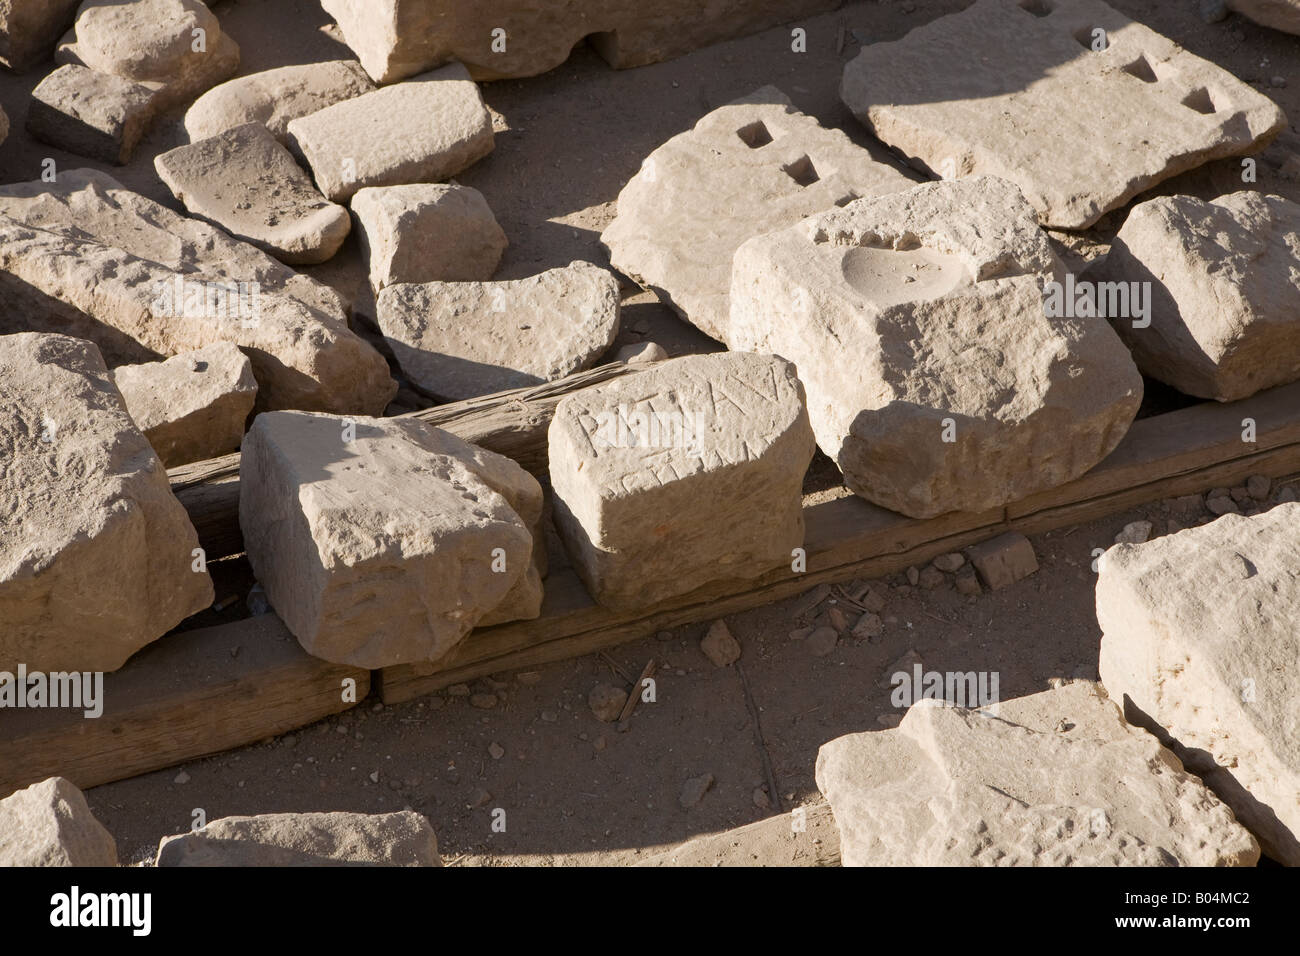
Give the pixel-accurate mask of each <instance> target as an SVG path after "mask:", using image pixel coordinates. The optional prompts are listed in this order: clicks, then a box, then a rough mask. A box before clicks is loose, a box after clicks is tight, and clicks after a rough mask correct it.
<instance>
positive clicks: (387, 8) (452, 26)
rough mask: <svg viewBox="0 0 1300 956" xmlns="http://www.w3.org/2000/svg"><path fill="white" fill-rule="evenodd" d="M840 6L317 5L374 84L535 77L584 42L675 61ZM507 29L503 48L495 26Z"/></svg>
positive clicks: (735, 0) (606, 51) (369, 1)
mask: <svg viewBox="0 0 1300 956" xmlns="http://www.w3.org/2000/svg"><path fill="white" fill-rule="evenodd" d="M841 2H842V0H720V2H714V3H710V4H709V6H708V7H707V8H701V7H700V6H699V5H698V4H691V3H669V2H657V3H655V4H645V3H636V2H632V0H571V2H566V3H519V2H518V0H476V2H475V3H473V4H471V5H465V4H463V3H458V2H456V0H322V2H321V6H323V7H324V8H325V12H326V13H328V14H330V16H332V17H334V19H335V20H336V21H337V22H338V24H339V27H340V28H341V30H342V32H343V37H344V39H345V41H346V42H347V44H348V46H350V47H351V48H352V49H353V51H354V52H355V53H356V54H357V57H358V58H359V59H360V60H361V62H362V64H363V65H364V66H365V68H366V70H367V71H368V72H369V73H370V75H371V76H373V77H374V78H375V80H376V81H378V82H381V83H389V82H391V81H393V80H396V79H401V78H402V77H404V76H410V75H412V74H413V73H420V72H423V71H424V70H426V69H428V68H429V67H431V66H437V65H438V64H440V63H446V62H447V61H448V60H459V61H460V62H462V63H465V64H466V65H467V66H468V67H469V68H470V71H471V72H472V73H473V74H474V77H475V78H476V79H480V80H494V79H501V78H503V77H519V76H534V75H536V74H538V73H545V72H546V71H547V70H550V69H553V68H555V67H557V66H559V65H560V64H561V63H563V62H564V61H565V60H567V59H568V58H569V54H570V53H572V52H573V48H574V46H575V45H577V44H578V43H579V42H581V41H582V40H583V39H584V38H590V40H591V43H592V45H593V46H594V47H595V49H596V52H597V53H599V54H600V55H601V56H602V57H603V58H604V59H605V60H606V62H608V63H609V64H610V65H611V66H614V67H616V68H618V69H625V68H627V67H634V66H645V65H646V64H648V63H657V62H659V61H660V60H667V59H671V58H672V57H676V56H681V55H682V54H684V53H689V52H690V51H691V50H695V49H698V48H699V47H702V46H708V45H709V44H711V43H716V42H718V41H719V40H724V39H727V38H729V37H734V36H741V35H743V34H746V33H753V32H757V31H759V30H764V29H766V28H768V27H770V26H773V25H774V24H777V23H783V22H785V21H788V20H792V19H794V18H796V17H801V16H811V15H813V14H817V13H824V12H826V11H827V10H834V9H835V8H836V7H838V6H839V5H840V3H841ZM485 25H491V27H492V28H495V27H500V28H501V29H502V30H504V31H505V33H506V36H505V40H506V44H505V49H504V50H502V49H500V45H499V44H497V46H496V48H495V49H494V46H493V40H494V36H493V34H492V32H491V29H485Z"/></svg>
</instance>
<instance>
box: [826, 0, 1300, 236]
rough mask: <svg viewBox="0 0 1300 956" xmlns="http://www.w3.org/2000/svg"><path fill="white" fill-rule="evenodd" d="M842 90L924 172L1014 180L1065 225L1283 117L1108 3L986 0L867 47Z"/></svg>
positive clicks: (1239, 145) (1248, 142)
mask: <svg viewBox="0 0 1300 956" xmlns="http://www.w3.org/2000/svg"><path fill="white" fill-rule="evenodd" d="M1097 30H1100V31H1103V33H1104V49H1101V50H1100V51H1094V50H1093V49H1092V46H1093V43H1094V38H1095V37H1097V34H1095V32H1094V31H1097ZM1097 42H1098V45H1102V42H1101V40H1100V39H1099V38H1098V41H1097ZM840 97H841V99H843V101H844V103H845V104H846V105H847V106H848V107H849V109H851V110H852V111H853V113H854V114H855V115H856V116H857V117H858V119H859V120H861V121H862V122H863V123H865V124H866V125H867V127H868V128H869V129H871V131H872V132H874V133H875V134H876V136H877V137H879V138H880V139H881V140H883V141H884V142H886V143H888V144H889V145H890V146H893V147H895V148H896V149H898V150H900V151H901V152H902V153H904V154H905V155H906V156H909V157H911V158H912V159H913V160H914V162H916V164H917V165H919V166H921V167H922V168H925V169H927V170H929V171H931V172H933V173H935V174H936V175H942V176H945V177H946V178H953V177H955V176H970V175H992V176H1000V177H1002V178H1004V179H1009V180H1011V181H1012V182H1014V183H1016V184H1017V185H1018V186H1019V187H1020V189H1021V191H1022V192H1023V193H1024V194H1025V197H1026V198H1027V199H1028V200H1029V202H1030V204H1031V205H1032V206H1033V207H1034V208H1035V209H1036V210H1037V211H1038V215H1039V219H1040V220H1041V221H1042V222H1043V223H1044V224H1045V225H1049V226H1054V227H1058V228H1062V229H1081V228H1084V227H1087V226H1090V225H1092V224H1093V223H1095V222H1096V221H1097V220H1098V219H1099V218H1100V217H1101V216H1102V214H1104V213H1105V212H1107V211H1108V210H1111V209H1117V208H1119V207H1120V206H1123V205H1124V204H1125V203H1126V202H1128V201H1129V200H1130V199H1132V198H1133V197H1134V196H1136V195H1138V194H1139V193H1141V192H1144V191H1145V190H1147V189H1150V188H1151V187H1152V186H1155V185H1156V184H1157V183H1159V182H1161V181H1163V180H1165V179H1168V178H1169V177H1170V176H1174V175H1176V174H1178V173H1181V172H1184V171H1186V170H1188V169H1192V168H1194V167H1196V166H1199V165H1201V164H1202V163H1205V162H1208V161H1209V160H1212V159H1222V158H1224V157H1226V156H1236V155H1240V154H1243V153H1250V152H1254V151H1256V150H1258V149H1262V148H1263V147H1264V146H1266V145H1267V144H1268V142H1269V141H1270V140H1271V139H1272V138H1273V137H1274V136H1276V135H1277V134H1278V133H1279V132H1281V131H1282V130H1283V129H1284V128H1285V127H1286V117H1285V116H1284V115H1283V113H1282V111H1281V110H1280V109H1279V108H1278V107H1277V105H1276V104H1275V103H1273V102H1272V101H1271V100H1269V99H1268V98H1267V97H1266V96H1264V95H1263V94H1261V93H1258V92H1256V91H1255V90H1254V89H1253V88H1251V87H1250V86H1248V85H1246V84H1245V83H1242V82H1241V81H1240V80H1238V79H1237V78H1236V77H1234V76H1233V75H1232V74H1230V73H1228V72H1227V71H1225V70H1223V69H1221V68H1220V67H1218V66H1216V65H1215V64H1213V63H1210V62H1209V61H1208V60H1203V59H1201V58H1200V57H1198V56H1195V55H1194V54H1192V53H1189V52H1188V51H1187V50H1185V49H1183V48H1182V47H1181V46H1179V45H1178V44H1176V43H1174V42H1173V41H1171V40H1169V39H1167V38H1166V37H1163V36H1161V35H1160V34H1158V33H1156V32H1155V31H1153V30H1151V29H1149V28H1148V27H1145V26H1143V25H1142V24H1140V23H1134V22H1133V21H1132V20H1129V19H1128V18H1127V17H1126V16H1124V15H1123V14H1121V13H1119V12H1118V11H1116V10H1115V9H1113V8H1112V7H1110V6H1109V5H1107V4H1105V3H1103V2H1101V0H1033V2H1030V0H978V2H976V3H973V4H971V5H970V6H968V7H966V9H964V10H962V11H961V12H960V13H954V14H951V15H949V16H946V17H941V18H939V19H937V20H932V21H931V22H929V23H927V24H924V25H923V26H919V27H917V28H916V29H914V30H912V31H911V32H909V33H908V34H907V35H906V36H904V37H903V38H902V39H900V40H893V41H887V42H881V43H871V44H868V45H866V46H864V47H863V48H862V52H861V53H859V54H858V56H857V57H856V58H855V59H854V60H852V61H851V62H850V63H849V64H848V65H847V66H846V67H845V68H844V78H843V83H842V85H841V88H840Z"/></svg>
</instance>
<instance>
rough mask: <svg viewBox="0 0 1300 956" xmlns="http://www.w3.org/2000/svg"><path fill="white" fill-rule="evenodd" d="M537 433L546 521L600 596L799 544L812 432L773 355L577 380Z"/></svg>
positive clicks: (735, 571)
mask: <svg viewBox="0 0 1300 956" xmlns="http://www.w3.org/2000/svg"><path fill="white" fill-rule="evenodd" d="M548 443H549V454H550V475H551V485H552V488H553V490H554V496H555V523H556V527H557V528H558V529H559V531H560V534H561V537H562V538H563V539H564V542H565V545H566V547H567V548H568V551H569V554H570V556H571V557H572V558H573V564H574V567H575V569H576V570H577V572H578V574H579V575H580V576H581V578H582V580H583V582H584V583H585V584H586V585H587V589H588V590H589V591H590V592H591V595H592V597H594V598H595V599H596V600H597V601H598V602H600V603H601V604H603V605H605V606H606V607H609V608H613V609H616V610H620V609H629V608H634V607H635V608H646V607H651V606H653V605H655V604H656V603H658V602H661V601H664V600H667V599H668V598H671V597H675V596H677V595H679V594H685V593H686V592H688V591H693V590H695V589H696V588H700V587H703V586H705V585H707V584H710V583H713V582H718V581H736V580H750V579H753V578H757V577H759V576H760V575H762V574H764V573H766V572H768V571H771V570H773V569H774V568H777V567H780V566H782V565H786V566H788V565H789V564H790V563H791V562H792V561H793V560H794V558H795V556H794V554H793V553H792V551H793V549H795V548H799V547H802V545H803V532H804V525H803V511H802V494H801V489H802V486H803V477H804V473H805V472H806V471H807V470H808V464H809V462H810V461H811V460H812V454H813V437H812V430H811V428H810V426H809V424H808V414H807V412H806V411H805V409H804V401H803V388H802V386H801V385H800V384H799V380H798V378H797V377H796V376H795V368H794V366H793V365H791V364H790V363H789V362H787V361H785V360H783V359H780V358H777V357H775V356H770V355H753V354H749V353H743V352H724V353H719V354H715V355H692V356H687V357H685V358H679V359H671V360H669V361H667V362H662V363H660V364H658V365H656V366H653V367H651V368H650V369H647V370H646V371H645V372H641V373H638V374H636V375H629V376H626V377H624V378H620V379H617V380H615V381H611V382H608V383H605V384H601V385H596V386H594V387H592V388H587V389H583V390H582V391H580V392H577V393H575V394H573V395H570V396H568V397H566V398H564V399H562V400H561V401H560V403H559V404H558V405H557V406H556V409H555V417H554V419H553V420H552V421H551V426H550V432H549V439H548ZM723 529H725V530H723Z"/></svg>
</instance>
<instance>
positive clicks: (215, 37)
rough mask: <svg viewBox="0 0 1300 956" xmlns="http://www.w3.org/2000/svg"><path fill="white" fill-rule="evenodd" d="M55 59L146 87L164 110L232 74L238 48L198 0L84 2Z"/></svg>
mask: <svg viewBox="0 0 1300 956" xmlns="http://www.w3.org/2000/svg"><path fill="white" fill-rule="evenodd" d="M195 31H201V33H197V34H196V32H195ZM200 37H201V42H200ZM196 47H197V49H196ZM54 58H55V60H56V61H57V62H59V63H75V64H78V65H81V66H85V67H89V68H90V69H92V70H95V71H97V72H99V73H110V74H112V75H114V76H120V77H123V78H124V79H128V80H135V81H136V82H137V83H144V84H146V85H148V86H149V87H150V88H151V89H153V90H154V91H155V92H156V93H157V108H158V110H159V111H160V112H161V111H164V110H167V109H170V108H171V107H172V106H175V105H176V104H178V103H183V102H185V101H186V100H191V99H193V98H194V97H196V96H198V95H199V94H200V93H202V92H203V91H204V90H206V89H208V88H209V87H211V86H214V85H216V84H217V83H220V82H222V81H223V80H226V79H229V78H230V77H231V76H233V75H234V73H235V71H236V70H238V69H239V46H238V44H236V43H235V41H234V40H232V39H231V38H230V37H228V36H227V35H226V34H224V33H222V32H221V24H220V23H219V22H218V21H217V18H216V16H215V15H214V14H213V13H212V11H211V10H209V9H208V8H207V6H205V5H204V4H203V3H201V2H199V0H132V2H131V3H122V2H121V0H84V2H83V3H82V4H81V7H80V8H79V9H78V10H77V20H76V23H75V25H74V26H73V28H72V30H70V31H69V32H68V33H67V34H66V35H65V36H64V37H63V39H62V40H61V41H60V42H59V47H58V49H57V50H56V51H55V55H54Z"/></svg>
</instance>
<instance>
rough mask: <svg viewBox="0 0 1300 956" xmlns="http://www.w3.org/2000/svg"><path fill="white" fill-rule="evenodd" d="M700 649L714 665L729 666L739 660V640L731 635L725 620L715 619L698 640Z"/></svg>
mask: <svg viewBox="0 0 1300 956" xmlns="http://www.w3.org/2000/svg"><path fill="white" fill-rule="evenodd" d="M700 650H701V651H702V652H703V653H704V656H705V657H707V658H708V659H709V660H710V661H712V662H713V666H714V667H730V666H731V665H732V664H734V663H735V662H736V661H738V660H740V642H739V641H737V640H736V639H735V637H733V636H732V634H731V630H730V628H728V627H727V622H726V621H724V620H721V619H719V620H716V621H714V622H713V623H712V624H711V625H710V626H709V630H708V633H707V634H705V635H704V637H703V639H702V640H701V641H700Z"/></svg>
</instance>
